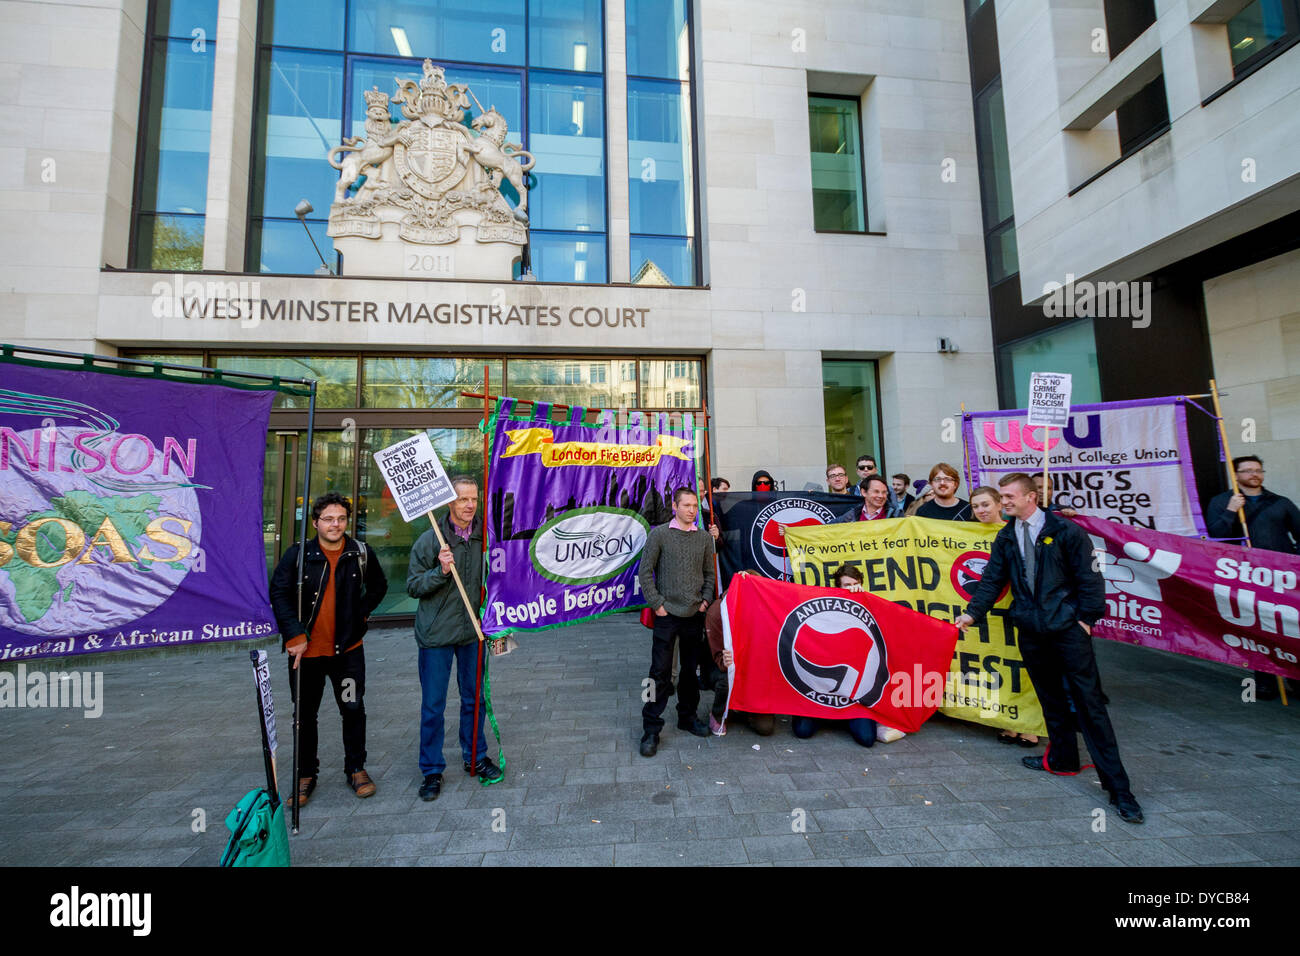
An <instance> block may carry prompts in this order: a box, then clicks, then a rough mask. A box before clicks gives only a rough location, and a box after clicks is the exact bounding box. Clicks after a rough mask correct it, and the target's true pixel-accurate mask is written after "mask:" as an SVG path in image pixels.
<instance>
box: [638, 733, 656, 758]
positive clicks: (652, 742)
mask: <svg viewBox="0 0 1300 956" xmlns="http://www.w3.org/2000/svg"><path fill="white" fill-rule="evenodd" d="M658 751H659V735H658V734H657V733H655V732H654V731H653V730H647V731H646V732H645V734H644V735H643V736H642V737H641V756H642V757H653V756H654V755H655V754H656V753H657V752H658Z"/></svg>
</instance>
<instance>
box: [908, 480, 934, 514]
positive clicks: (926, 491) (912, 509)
mask: <svg viewBox="0 0 1300 956" xmlns="http://www.w3.org/2000/svg"><path fill="white" fill-rule="evenodd" d="M933 500H934V489H933V488H931V487H930V486H929V485H926V486H925V487H924V488H922V489H921V493H920V494H919V495H917V496H916V500H915V501H913V502H912V503H911V504H910V505H908V506H907V511H906V512H904V516H905V517H908V518H910V517H912V515H914V514H916V513H917V512H918V511H920V510H921V509H922V508H923V507H924V506H925V505H926V503H927V502H930V501H933Z"/></svg>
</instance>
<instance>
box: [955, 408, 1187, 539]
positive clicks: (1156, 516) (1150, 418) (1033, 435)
mask: <svg viewBox="0 0 1300 956" xmlns="http://www.w3.org/2000/svg"><path fill="white" fill-rule="evenodd" d="M963 428H964V430H965V438H966V456H967V460H966V475H967V479H968V482H969V485H968V487H969V488H974V487H978V486H979V485H994V486H996V485H997V483H998V479H999V478H1001V477H1002V476H1003V475H1007V474H1010V473H1011V472H1015V471H1023V472H1028V473H1029V474H1034V473H1035V472H1042V470H1043V438H1044V432H1045V429H1044V428H1042V427H1040V426H1037V425H1035V426H1029V425H1027V424H1026V422H1025V410H1024V409H1019V410H1016V411H1004V412H973V413H969V414H967V415H966V419H965V422H964V424H963ZM1048 445H1049V451H1048V459H1049V461H1048V473H1049V477H1050V478H1051V482H1052V488H1053V489H1054V490H1053V500H1054V501H1055V502H1056V504H1057V505H1059V506H1060V507H1062V508H1073V509H1074V510H1075V511H1077V512H1079V513H1080V514H1086V515H1093V516H1095V517H1098V518H1109V519H1110V520H1112V521H1118V522H1121V523H1123V524H1128V525H1136V526H1140V527H1145V528H1151V529H1152V530H1154V531H1163V532H1166V533H1168V534H1181V535H1204V534H1205V533H1206V532H1205V522H1204V520H1203V519H1202V517H1201V506H1200V496H1199V495H1198V494H1197V493H1196V478H1195V476H1194V475H1193V473H1192V456H1191V452H1190V450H1189V448H1190V446H1189V445H1188V442H1187V405H1186V401H1185V400H1184V399H1183V398H1181V397H1173V398H1149V399H1143V400H1141V401H1132V402H1103V403H1101V404H1096V405H1075V406H1074V407H1073V408H1072V409H1071V410H1070V421H1069V424H1068V425H1066V426H1065V428H1063V429H1061V428H1053V429H1051V433H1050V438H1049V439H1048Z"/></svg>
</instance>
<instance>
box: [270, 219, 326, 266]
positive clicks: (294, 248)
mask: <svg viewBox="0 0 1300 956" xmlns="http://www.w3.org/2000/svg"><path fill="white" fill-rule="evenodd" d="M327 226H328V224H327V223H324V222H318V221H312V220H310V219H309V220H307V228H308V229H309V230H311V236H312V239H315V240H316V245H317V247H319V249H320V251H321V255H323V256H324V257H325V261H326V262H328V263H329V264H330V266H331V267H332V268H333V269H334V271H335V274H337V273H338V271H339V257H338V254H337V253H336V252H335V251H334V240H333V239H331V238H330V237H329V236H327V235H326V234H325V230H326V228H327ZM249 251H250V254H252V255H255V256H256V258H255V259H253V260H252V265H251V267H250V271H255V272H268V273H282V274H286V275H313V274H315V272H316V270H317V269H319V268H320V264H321V262H320V257H319V256H317V255H316V250H315V249H313V248H312V244H311V240H310V239H308V238H307V233H306V232H304V231H303V228H302V223H300V222H298V221H297V220H296V219H295V220H291V221H289V222H276V221H274V220H271V219H266V220H258V221H254V223H253V228H252V231H251V233H250V235H249Z"/></svg>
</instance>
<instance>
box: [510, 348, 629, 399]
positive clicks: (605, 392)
mask: <svg viewBox="0 0 1300 956" xmlns="http://www.w3.org/2000/svg"><path fill="white" fill-rule="evenodd" d="M630 365H631V363H629V362H619V361H615V360H612V359H611V360H598V359H590V358H586V359H582V358H553V359H511V360H510V384H509V389H510V395H511V397H512V398H519V399H525V398H526V399H531V400H535V401H539V402H558V403H560V404H563V405H582V406H583V407H586V408H617V407H618V406H619V405H626V406H629V407H631V406H633V405H635V404H636V370H635V369H632V368H629V366H630ZM629 372H630V375H629Z"/></svg>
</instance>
